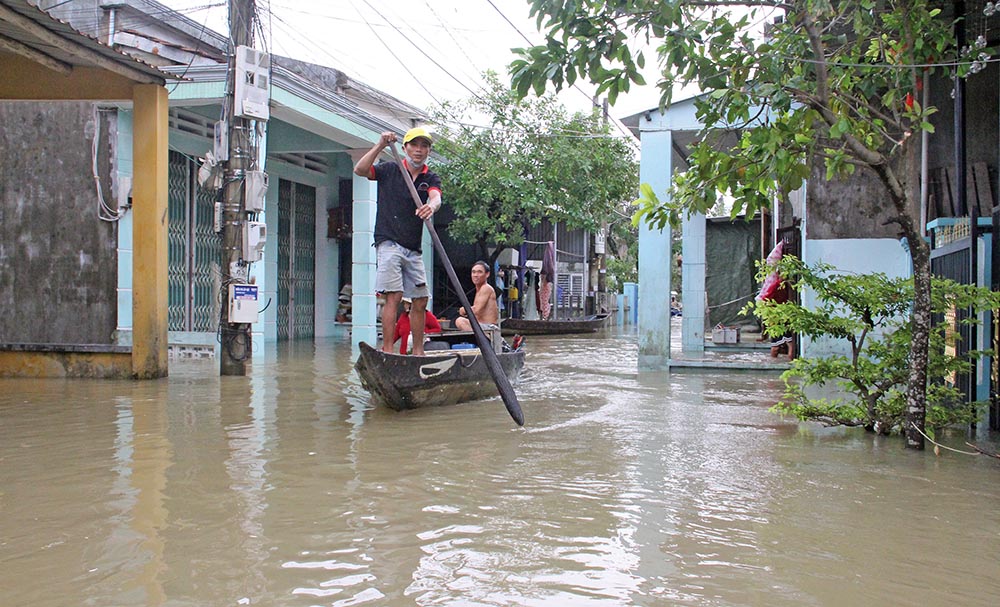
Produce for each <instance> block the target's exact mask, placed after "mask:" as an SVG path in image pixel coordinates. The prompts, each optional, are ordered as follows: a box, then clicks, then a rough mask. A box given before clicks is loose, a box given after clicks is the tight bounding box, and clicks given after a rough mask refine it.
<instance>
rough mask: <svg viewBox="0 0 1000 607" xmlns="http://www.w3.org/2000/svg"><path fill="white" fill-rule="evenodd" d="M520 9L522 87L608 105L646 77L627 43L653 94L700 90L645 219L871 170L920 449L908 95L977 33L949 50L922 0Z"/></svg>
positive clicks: (760, 201)
mask: <svg viewBox="0 0 1000 607" xmlns="http://www.w3.org/2000/svg"><path fill="white" fill-rule="evenodd" d="M531 7H532V14H533V15H534V16H536V17H537V22H538V26H539V27H540V28H544V29H545V30H546V44H545V45H544V46H537V47H532V48H528V49H521V50H520V51H519V54H520V58H519V59H517V60H516V61H514V62H513V63H512V65H511V75H512V82H513V86H514V88H515V89H516V90H517V92H518V93H519V94H522V95H527V94H528V93H529V92H530V91H531V90H534V91H535V92H536V93H541V92H542V91H544V90H545V87H546V85H547V84H549V83H551V84H554V85H555V87H556V88H557V89H559V88H561V87H562V86H566V85H571V84H573V83H574V82H575V81H576V80H577V79H578V78H587V79H589V80H591V81H592V82H595V83H597V84H598V85H599V86H598V90H599V91H600V92H604V91H606V92H607V94H608V97H609V99H610V100H612V101H614V99H615V98H616V97H617V96H618V95H619V94H621V93H625V92H627V91H628V90H629V88H630V86H631V85H632V84H644V80H643V77H642V75H641V74H640V70H641V69H642V68H643V67H644V66H645V62H646V57H645V55H644V52H643V50H642V47H640V46H638V45H640V44H641V45H643V46H644V45H646V44H648V43H651V42H656V43H657V44H658V46H657V47H656V53H657V59H658V60H659V66H660V68H661V72H660V78H659V81H658V82H657V86H658V87H659V88H660V90H661V93H662V97H661V103H662V104H664V105H665V104H667V103H669V102H670V98H671V93H672V91H673V90H674V88H675V87H676V86H679V85H697V86H698V87H699V89H700V90H701V91H702V92H703V94H702V96H700V97H699V99H698V100H697V102H696V104H697V111H698V116H699V118H700V119H701V121H702V124H703V125H705V128H704V131H703V132H702V133H701V138H700V143H699V144H697V145H696V146H694V148H693V149H692V150H690V156H689V163H690V165H691V168H690V169H689V170H688V171H686V172H685V173H682V174H679V175H677V176H676V178H675V180H674V183H673V187H672V192H671V196H670V198H669V199H668V200H666V201H661V200H660V199H659V198H658V196H657V193H656V192H653V191H652V189H651V188H649V187H648V186H647V185H643V186H641V199H640V201H639V204H640V216H642V217H644V218H645V220H646V221H649V222H650V224H651V225H654V226H660V227H663V226H665V225H666V224H667V223H668V222H676V221H677V219H678V214H679V213H680V212H682V211H699V212H707V211H708V210H709V209H710V208H711V207H712V206H713V205H714V204H715V202H716V200H717V198H718V196H719V195H720V194H728V195H731V196H733V198H734V204H733V207H732V213H733V215H736V214H739V213H741V212H746V213H747V214H748V215H750V214H752V213H754V212H755V211H756V210H758V209H760V208H762V207H767V206H768V205H770V203H771V200H772V199H773V198H774V197H775V196H784V195H787V193H788V192H791V191H794V190H796V189H798V188H799V187H800V186H801V185H802V183H803V181H804V180H805V179H806V177H807V176H809V175H810V174H811V171H812V167H813V166H814V164H818V163H822V164H818V166H824V167H825V175H826V178H827V179H833V178H844V177H847V176H850V175H852V174H854V173H855V172H856V171H859V170H861V171H867V172H870V174H872V175H874V176H875V177H876V178H877V180H878V181H879V182H880V183H881V184H882V186H883V187H884V199H883V200H880V201H878V203H879V204H881V205H883V206H885V207H887V208H888V209H890V210H891V213H892V221H893V222H895V223H896V224H897V225H898V226H899V231H900V232H901V233H902V234H903V235H904V236H905V237H906V239H907V240H908V242H909V246H910V253H911V256H912V261H913V271H914V281H915V288H914V293H913V305H912V307H911V311H910V320H911V328H912V341H911V343H910V352H909V357H908V364H909V369H908V375H907V382H906V385H907V388H906V400H907V407H906V416H907V423H906V432H905V434H906V439H907V446H908V447H913V448H917V449H922V448H923V447H924V440H923V436H922V434H921V431H922V430H923V429H924V422H925V412H926V396H927V385H928V347H929V343H930V342H929V340H930V332H931V306H930V251H929V248H928V245H927V243H926V242H925V241H924V239H923V238H922V236H921V233H920V229H919V226H918V225H917V223H916V221H915V220H914V217H913V213H912V212H911V209H917V208H919V206H918V200H917V195H918V189H917V187H916V185H917V177H918V175H917V171H916V168H915V163H914V162H913V158H914V157H915V155H914V153H913V152H914V149H915V145H916V142H918V141H919V140H920V137H919V136H917V135H919V133H920V132H921V131H933V127H932V125H931V123H930V122H929V121H928V117H929V116H930V115H931V114H932V113H933V112H934V111H935V110H934V108H931V107H926V108H925V107H922V106H921V105H920V103H919V102H918V101H917V98H918V97H919V92H920V90H921V89H920V82H921V80H922V78H923V76H924V75H925V74H928V75H938V76H944V77H951V76H952V75H953V74H957V75H958V76H963V75H965V74H967V73H968V72H970V71H975V70H977V69H979V68H980V67H981V65H982V59H983V58H985V55H984V54H983V53H984V49H981V48H978V47H979V46H981V44H977V45H976V47H975V48H969V49H956V48H955V46H954V43H953V41H954V36H953V33H952V21H951V19H949V18H946V17H943V16H942V15H941V13H940V10H939V9H938V8H936V7H935V6H933V5H932V4H931V3H929V2H927V1H926V0H878V1H876V0H846V1H843V2H832V1H831V0H787V1H781V2H776V1H771V0H761V1H759V2H755V1H752V0H751V1H743V2H725V1H722V2H703V1H700V0H677V1H673V2H661V1H659V0H617V1H614V2H605V1H604V0H577V1H574V2H565V1H561V2H556V1H552V0H531ZM737 8H738V9H739V10H735V9H737ZM776 16H781V17H782V20H780V21H779V22H776V23H773V24H772V25H769V26H768V28H767V29H768V31H767V33H766V35H762V34H761V33H760V32H758V31H755V28H754V27H753V26H754V24H758V23H761V22H763V21H768V22H770V21H773V20H774V17H776ZM975 54H979V55H978V57H977V61H974V62H973V61H969V62H965V63H963V60H965V59H966V58H969V57H970V56H971V55H975ZM599 94H600V93H599ZM722 126H724V127H726V128H725V129H720V127H722ZM722 130H736V131H737V132H738V137H737V138H736V139H737V141H736V143H735V144H727V143H724V141H723V140H722V138H721V137H720V135H721V134H722V133H721V131H722ZM852 203H856V204H861V203H862V201H852Z"/></svg>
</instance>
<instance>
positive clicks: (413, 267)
mask: <svg viewBox="0 0 1000 607" xmlns="http://www.w3.org/2000/svg"><path fill="white" fill-rule="evenodd" d="M375 251H376V264H377V266H376V272H375V292H376V293H393V292H396V291H402V292H403V297H410V298H414V299H415V298H420V297H427V296H429V295H430V291H429V290H428V289H427V272H425V271H424V259H423V257H421V255H420V253H417V252H416V251H411V250H410V249H407V248H406V247H404V246H402V245H399V244H397V243H395V242H393V241H391V240H383V241H382V242H380V243H379V244H378V247H376V249H375Z"/></svg>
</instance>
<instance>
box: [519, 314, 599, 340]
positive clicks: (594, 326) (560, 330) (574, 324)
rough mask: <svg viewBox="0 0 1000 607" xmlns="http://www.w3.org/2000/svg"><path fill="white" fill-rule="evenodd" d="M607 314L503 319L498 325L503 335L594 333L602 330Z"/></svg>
mask: <svg viewBox="0 0 1000 607" xmlns="http://www.w3.org/2000/svg"><path fill="white" fill-rule="evenodd" d="M609 316H610V315H609V314H597V315H595V316H586V317H584V318H572V319H567V320H525V319H523V318H505V319H504V320H503V322H502V323H500V330H501V332H502V333H503V334H504V335H571V334H573V333H596V332H597V331H598V330H600V329H602V328H604V325H605V323H607V320H608V317H609Z"/></svg>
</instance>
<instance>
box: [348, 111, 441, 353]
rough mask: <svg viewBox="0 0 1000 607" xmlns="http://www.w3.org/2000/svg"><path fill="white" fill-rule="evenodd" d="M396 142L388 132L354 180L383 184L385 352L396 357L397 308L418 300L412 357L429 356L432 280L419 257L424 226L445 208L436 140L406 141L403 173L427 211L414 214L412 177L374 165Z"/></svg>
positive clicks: (379, 275)
mask: <svg viewBox="0 0 1000 607" xmlns="http://www.w3.org/2000/svg"><path fill="white" fill-rule="evenodd" d="M395 141H396V133H393V132H392V131H386V132H384V133H382V135H381V136H380V137H379V140H378V142H376V143H375V145H374V146H372V148H371V149H370V150H368V151H367V152H366V153H365V155H364V156H362V157H361V159H360V160H358V162H357V164H355V165H354V174H355V175H359V176H361V177H367V178H368V179H370V180H372V181H377V182H378V200H377V201H376V212H375V251H376V274H375V292H376V293H384V294H385V305H384V306H382V351H383V352H385V353H387V354H391V353H392V344H393V342H392V340H391V339H389V336H390V335H392V327H395V326H396V308H397V307H398V306H399V302H400V301H401V300H402V298H403V296H404V295H405V296H406V297H410V298H412V299H413V307H412V309H411V312H410V326H411V331H412V332H413V354H415V355H421V354H423V353H424V319H425V316H424V312H425V311H426V309H427V297H428V296H429V295H430V290H429V289H428V288H427V274H426V272H425V270H424V262H423V258H422V257H421V254H420V240H421V238H422V237H423V233H424V221H426V220H428V219H430V218H431V216H432V215H433V214H434V212H435V211H437V210H438V209H439V208H441V178H440V177H438V175H437V173H434V172H433V171H431V170H429V169H428V168H427V164H426V162H427V158H428V156H430V153H431V144H432V143H433V139H432V138H431V135H430V133H428V132H427V131H426V130H425V129H423V128H420V127H417V128H412V129H410V130H409V131H407V132H406V135H404V136H403V152H405V154H406V159H405V160H403V164H404V168H405V169H406V172H407V173H408V174H409V178H410V179H412V180H413V187H414V188H415V189H416V190H417V195H418V196H419V198H420V202H421V203H422V205H421V206H420V207H419V208H415V206H414V204H413V198H411V196H410V190H409V186H408V185H407V183H406V179H407V177H406V176H404V175H403V173H402V172H401V171H400V170H399V167H398V166H397V165H396V163H394V162H379V163H378V164H375V161H376V160H377V159H378V157H379V154H381V153H382V150H384V149H385V148H387V147H388V146H390V145H392V144H393V143H395Z"/></svg>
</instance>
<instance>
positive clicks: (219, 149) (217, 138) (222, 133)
mask: <svg viewBox="0 0 1000 607" xmlns="http://www.w3.org/2000/svg"><path fill="white" fill-rule="evenodd" d="M212 135H213V136H212V152H213V153H214V154H215V160H216V161H217V162H225V161H226V160H229V123H228V122H226V121H225V120H219V121H217V122H216V123H215V128H214V129H213V133H212Z"/></svg>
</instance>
